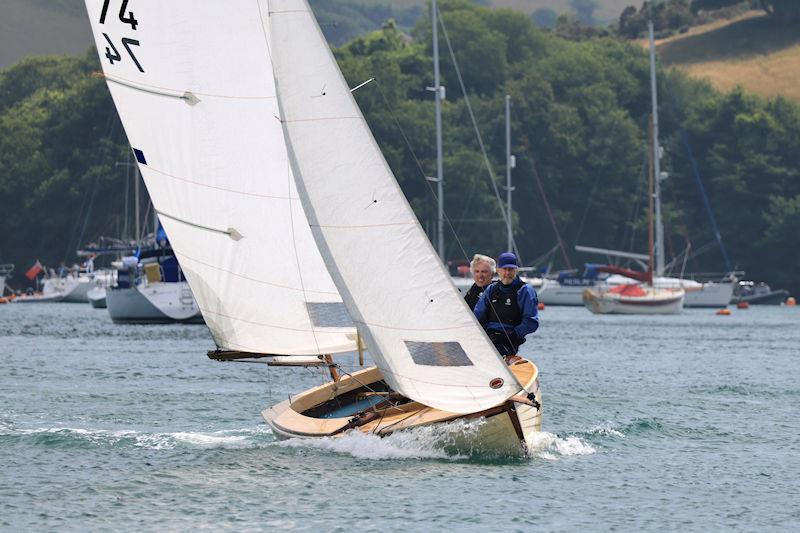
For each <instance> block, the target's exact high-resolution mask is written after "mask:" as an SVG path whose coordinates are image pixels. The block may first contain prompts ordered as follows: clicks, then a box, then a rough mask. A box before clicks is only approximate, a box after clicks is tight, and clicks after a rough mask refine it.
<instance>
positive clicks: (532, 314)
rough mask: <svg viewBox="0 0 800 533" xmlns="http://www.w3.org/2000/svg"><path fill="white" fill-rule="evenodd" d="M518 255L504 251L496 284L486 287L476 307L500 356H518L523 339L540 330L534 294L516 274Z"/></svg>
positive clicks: (477, 315) (537, 304)
mask: <svg viewBox="0 0 800 533" xmlns="http://www.w3.org/2000/svg"><path fill="white" fill-rule="evenodd" d="M517 263H518V261H517V256H516V255H514V254H513V253H512V252H504V253H502V254H500V257H498V258H497V273H498V275H499V276H500V279H499V280H498V281H495V282H494V283H492V284H491V285H489V286H488V287H487V288H486V290H485V291H483V294H482V295H481V297H480V299H479V300H478V303H477V304H476V305H475V316H476V317H477V318H478V321H479V322H480V323H481V325H482V326H483V327H484V329H485V330H486V334H487V335H489V338H490V339H491V340H492V342H493V343H494V345H495V347H496V348H497V351H498V352H500V355H503V356H505V357H509V356H514V355H517V351H518V350H519V347H520V345H522V344H523V343H524V342H525V336H526V335H528V334H530V333H533V332H534V331H536V330H537V329H539V302H538V298H537V297H536V291H535V290H534V289H533V287H531V286H530V285H527V284H526V283H525V282H523V281H522V280H521V279H520V278H519V276H518V275H517V272H518V269H519V265H518V264H517Z"/></svg>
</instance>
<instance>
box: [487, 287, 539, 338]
mask: <svg viewBox="0 0 800 533" xmlns="http://www.w3.org/2000/svg"><path fill="white" fill-rule="evenodd" d="M496 291H500V293H501V294H510V293H511V292H512V291H516V292H517V305H518V306H519V309H520V311H521V312H522V322H520V324H519V325H518V326H512V325H510V324H501V323H500V322H489V300H490V299H491V297H492V296H493V295H494V293H495V292H496ZM474 312H475V317H476V318H477V319H478V322H480V323H481V325H482V326H483V327H484V329H485V330H486V331H491V330H498V331H502V330H504V329H505V330H508V331H509V332H510V331H512V330H513V331H514V333H516V336H517V338H518V339H519V340H520V341H521V342H525V341H524V339H525V335H528V334H530V333H533V332H534V331H536V330H537V329H539V299H538V298H537V296H536V291H535V290H534V289H533V287H531V286H530V285H527V284H526V283H524V282H523V281H522V280H521V279H519V276H517V277H516V278H515V279H514V281H512V282H511V285H503V284H502V283H501V282H499V281H498V282H495V283H492V284H491V285H489V286H488V287H486V290H485V291H483V294H482V295H481V297H480V299H479V300H478V303H477V304H476V305H475V311H474Z"/></svg>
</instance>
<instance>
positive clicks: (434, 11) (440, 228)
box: [428, 0, 445, 263]
mask: <svg viewBox="0 0 800 533" xmlns="http://www.w3.org/2000/svg"><path fill="white" fill-rule="evenodd" d="M431 19H432V24H433V87H428V90H429V91H433V94H434V97H435V100H436V180H435V181H436V197H437V219H436V250H437V252H438V253H439V259H441V260H442V262H443V263H444V261H445V257H444V166H443V163H442V100H443V99H444V87H442V84H441V75H440V72H439V8H438V6H437V4H436V0H431Z"/></svg>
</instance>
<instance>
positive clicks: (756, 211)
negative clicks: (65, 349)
mask: <svg viewBox="0 0 800 533" xmlns="http://www.w3.org/2000/svg"><path fill="white" fill-rule="evenodd" d="M442 12H443V20H444V22H445V24H446V25H447V28H448V35H449V37H450V39H451V41H452V45H453V49H454V51H455V55H456V57H457V59H458V63H459V66H460V69H461V74H462V76H463V80H464V83H465V84H466V87H467V88H468V91H469V93H470V94H471V96H472V99H471V104H472V111H473V112H474V114H475V117H476V120H477V123H478V125H479V128H480V130H481V133H482V136H483V139H484V141H485V143H486V145H487V147H488V154H489V158H490V160H491V164H492V166H493V168H494V171H495V175H496V176H503V175H504V171H505V169H504V167H503V161H504V126H503V97H504V95H505V94H510V95H511V96H512V100H513V106H514V107H513V114H512V116H513V133H512V136H513V139H514V146H513V153H514V154H515V155H516V156H517V168H516V170H515V171H514V180H515V184H516V193H515V197H514V198H515V200H514V201H515V203H514V205H515V212H514V221H515V226H516V232H517V237H518V244H519V248H520V252H521V255H522V257H523V259H524V260H525V261H526V262H527V263H531V262H533V261H534V259H535V258H537V257H540V256H545V255H546V253H547V252H548V250H551V249H552V248H553V246H554V244H555V242H556V239H555V236H554V234H553V231H552V229H551V228H550V223H549V220H548V217H547V216H546V214H545V210H544V208H543V199H542V197H541V195H540V192H539V189H538V187H537V185H536V182H537V179H536V176H537V175H538V176H539V177H540V178H541V181H542V184H543V187H544V189H545V191H546V193H547V195H548V197H549V200H550V203H551V204H552V208H553V213H554V217H555V219H556V222H557V224H558V227H559V229H560V231H561V234H562V236H563V238H564V240H565V241H566V243H567V245H568V247H569V249H570V250H569V253H570V259H571V261H572V262H573V264H574V265H579V264H580V263H581V262H582V261H584V260H586V259H590V258H587V257H585V256H581V255H579V254H576V253H575V252H573V251H572V246H573V245H574V244H585V245H594V246H599V247H607V248H615V249H626V250H634V251H640V252H641V251H643V250H646V249H647V239H646V236H645V228H646V219H645V217H644V212H643V206H644V204H645V200H646V199H645V195H644V189H643V184H644V182H645V181H644V167H645V164H644V159H645V139H646V137H647V133H646V132H647V123H648V115H649V111H650V91H649V68H648V58H647V54H646V52H645V50H643V49H642V48H641V47H640V46H638V45H637V44H636V43H633V42H627V41H623V40H619V39H616V38H611V37H606V38H594V39H588V40H583V41H580V42H576V41H569V40H565V39H563V38H561V37H559V36H558V35H556V34H555V33H553V32H545V31H542V30H540V29H538V28H537V27H535V26H534V24H533V22H532V20H531V18H530V17H529V16H528V15H527V14H523V13H515V12H512V11H509V10H492V9H487V8H484V7H479V6H476V5H474V4H473V3H470V2H465V1H463V0H442ZM409 35H411V36H412V40H409V38H408V36H409ZM442 38H444V37H442ZM430 40H431V29H430V25H429V22H428V20H427V18H423V19H421V20H420V21H419V23H418V24H417V25H416V26H415V27H414V28H413V29H411V30H410V31H409V32H407V33H406V32H401V31H399V30H398V29H397V28H396V27H394V26H391V25H387V26H386V27H385V28H384V29H382V30H380V31H377V32H374V33H371V34H368V35H365V36H363V37H360V38H357V39H354V40H353V41H351V42H349V43H348V44H346V45H344V46H342V47H339V48H337V49H336V56H337V59H338V61H339V64H340V66H341V67H342V70H343V72H344V74H345V76H346V77H347V79H348V81H349V82H350V83H351V84H352V85H355V84H357V83H360V82H362V81H364V80H366V79H369V78H372V77H375V78H376V79H377V81H376V82H375V83H372V84H370V85H368V86H366V87H364V89H362V90H359V91H358V92H357V93H356V97H357V99H358V102H359V105H360V106H361V108H362V110H363V111H364V113H365V116H366V118H367V120H368V121H369V124H370V126H371V128H372V131H373V132H374V134H375V136H376V138H377V140H378V142H379V144H380V146H381V148H382V150H383V153H384V154H385V155H386V157H387V160H388V162H389V164H390V165H391V167H392V169H393V170H394V172H395V173H396V175H397V178H398V180H399V182H400V184H401V186H402V188H403V191H404V192H405V194H406V196H407V197H408V198H409V201H410V202H411V204H412V206H413V207H414V209H415V211H416V213H417V216H418V217H419V219H420V221H421V222H422V224H423V226H424V227H426V228H429V229H430V228H432V223H433V221H434V220H435V201H434V199H433V197H432V195H431V192H430V189H429V187H428V182H427V181H426V178H425V176H430V175H433V174H434V173H435V142H434V125H433V123H434V120H433V115H434V113H433V103H432V99H431V97H430V94H429V93H428V92H427V91H426V90H425V87H426V86H429V85H430V84H431V81H432V80H431V78H432V74H431V59H430V54H431V50H430V49H431V44H430ZM441 44H442V46H441V48H442V51H443V54H444V57H443V65H442V69H443V77H444V83H445V85H446V86H447V88H448V91H447V101H446V103H445V106H444V111H443V123H444V127H445V160H444V165H445V180H446V196H445V207H446V209H447V212H448V216H449V217H450V220H451V222H452V225H453V230H454V232H449V233H448V235H447V241H448V243H449V245H448V250H447V255H448V257H449V258H451V259H463V258H464V257H466V256H469V255H470V254H471V253H474V252H476V251H482V252H484V253H491V254H496V253H498V252H500V251H502V248H503V246H504V244H503V243H504V242H505V234H504V232H505V230H504V226H503V222H502V220H501V216H500V212H499V208H498V205H497V202H496V200H495V198H494V194H493V192H492V187H491V183H490V181H489V178H488V177H487V172H486V169H485V167H484V162H483V159H482V157H481V154H480V151H479V147H478V143H477V141H476V138H475V135H474V133H473V131H472V127H471V122H470V110H469V109H468V107H467V105H466V101H465V99H464V98H463V95H462V94H461V91H460V89H459V82H458V78H457V76H456V73H455V69H454V65H453V62H452V61H451V60H450V59H449V55H448V53H447V50H448V48H447V46H446V43H445V42H444V41H443V42H442V43H441ZM98 68H99V66H98V60H97V55H96V54H94V53H90V54H88V55H84V56H79V57H69V58H53V57H49V58H29V59H27V60H25V61H23V62H21V63H19V64H18V65H16V66H14V67H13V68H11V69H8V70H6V71H3V72H0V205H2V206H3V209H4V212H3V216H2V217H0V238H2V241H0V254H2V258H1V259H2V260H3V261H11V262H14V263H16V264H17V265H18V267H19V268H24V267H25V266H27V265H29V264H31V263H33V261H34V260H35V259H36V258H39V259H41V260H42V261H43V262H46V263H48V264H53V263H57V262H58V261H61V260H64V259H67V260H71V259H72V257H73V255H72V254H73V253H74V250H75V248H76V247H77V246H78V244H79V241H81V242H87V241H90V240H94V239H96V238H97V237H99V236H100V235H114V234H115V232H118V231H119V227H120V225H121V224H120V218H121V216H122V215H121V214H122V213H124V212H125V207H124V201H125V195H124V190H125V188H126V180H125V174H124V169H122V168H118V167H116V166H115V163H116V162H117V161H124V160H125V158H126V157H127V154H128V147H127V145H126V139H125V135H124V132H123V131H122V128H121V125H120V123H119V120H118V118H117V115H116V111H115V109H114V107H113V104H112V102H111V99H110V96H109V94H108V90H107V88H106V86H105V84H104V83H103V81H102V80H101V79H98V78H97V77H94V76H92V74H91V73H92V72H94V71H96V70H97V69H98ZM658 80H659V94H660V95H661V102H662V105H661V119H662V121H661V132H662V143H663V146H664V149H665V157H664V161H663V169H664V170H665V171H666V172H668V173H669V176H670V177H669V179H668V180H667V181H666V182H665V184H664V198H665V203H664V212H665V214H666V220H665V223H666V233H667V236H668V242H667V251H668V253H669V254H670V256H673V257H675V256H678V255H679V254H680V253H681V252H682V251H683V250H684V249H685V248H686V246H687V245H688V244H690V243H691V245H692V249H694V250H698V249H704V248H706V245H708V244H709V243H711V245H712V246H710V247H708V248H707V250H708V251H707V252H706V253H705V254H703V255H699V256H697V257H693V258H692V259H691V260H690V261H689V262H688V265H687V269H688V270H689V271H720V270H723V269H724V264H723V262H722V258H721V255H720V253H719V251H718V249H716V248H715V247H714V246H713V242H714V235H713V232H712V231H711V229H710V225H709V222H708V218H707V215H706V213H705V210H704V206H703V202H702V199H701V197H700V195H699V194H698V187H697V184H696V182H695V179H694V176H693V172H692V168H693V161H692V160H691V159H690V158H689V157H688V155H687V151H686V149H685V146H684V143H683V138H684V135H685V137H686V139H688V141H689V144H690V145H691V148H692V151H693V153H694V156H695V157H696V166H697V169H698V171H699V173H700V175H701V176H702V178H703V181H704V183H705V187H706V189H707V191H708V193H709V197H710V200H711V205H712V208H713V210H714V212H715V215H716V217H717V220H718V222H719V225H720V230H721V233H722V236H723V238H724V239H725V242H726V244H727V246H728V253H729V255H730V256H731V257H732V259H733V261H734V263H735V266H737V267H738V268H740V269H745V270H747V271H748V274H749V275H750V276H752V277H754V278H758V279H765V280H768V281H770V282H772V283H773V284H775V285H783V286H785V287H787V288H794V290H800V287H798V286H797V281H798V280H797V278H796V269H797V266H798V265H800V247H798V246H797V235H798V234H800V106H798V105H797V104H794V103H792V102H790V101H788V100H786V99H782V98H776V99H771V100H767V99H761V98H758V97H755V96H752V95H750V94H748V93H746V92H744V91H742V90H735V91H732V92H729V93H720V92H718V91H716V90H715V89H713V88H712V86H711V85H709V84H707V83H704V82H700V81H697V80H694V79H692V78H690V77H688V76H686V75H685V74H682V73H681V72H678V71H671V70H663V69H662V70H661V71H660V72H659V76H658ZM456 237H457V238H456ZM548 262H549V259H548V258H544V259H542V260H541V261H540V262H539V264H540V265H542V264H547V263H548ZM554 266H555V267H565V266H567V265H566V264H565V263H564V262H563V261H561V260H560V259H557V260H556V261H555V263H554Z"/></svg>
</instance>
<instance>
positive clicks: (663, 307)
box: [583, 283, 686, 315]
mask: <svg viewBox="0 0 800 533" xmlns="http://www.w3.org/2000/svg"><path fill="white" fill-rule="evenodd" d="M685 296H686V292H685V291H684V290H683V289H661V288H655V287H650V286H648V285H639V284H635V283H631V284H628V285H617V286H616V287H613V288H611V289H609V290H606V291H600V290H597V289H586V290H585V291H583V304H584V305H585V306H586V307H587V308H588V309H589V310H590V311H591V312H592V313H596V314H612V313H614V314H629V315H667V314H677V313H680V312H681V310H682V309H683V299H684V297H685Z"/></svg>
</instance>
